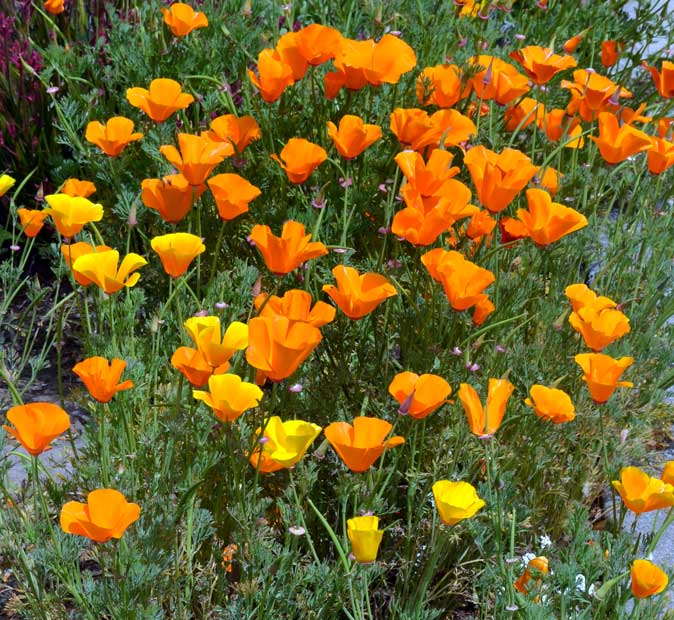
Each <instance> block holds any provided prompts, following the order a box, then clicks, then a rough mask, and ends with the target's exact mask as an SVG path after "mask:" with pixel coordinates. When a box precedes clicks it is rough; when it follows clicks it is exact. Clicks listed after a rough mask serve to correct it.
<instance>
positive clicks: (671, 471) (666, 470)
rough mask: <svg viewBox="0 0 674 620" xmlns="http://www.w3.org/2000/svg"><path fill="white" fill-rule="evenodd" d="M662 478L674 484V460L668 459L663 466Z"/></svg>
mask: <svg viewBox="0 0 674 620" xmlns="http://www.w3.org/2000/svg"><path fill="white" fill-rule="evenodd" d="M660 480H662V481H663V482H666V483H667V484H671V485H674V461H667V462H666V463H665V466H664V467H663V468H662V475H661V476H660Z"/></svg>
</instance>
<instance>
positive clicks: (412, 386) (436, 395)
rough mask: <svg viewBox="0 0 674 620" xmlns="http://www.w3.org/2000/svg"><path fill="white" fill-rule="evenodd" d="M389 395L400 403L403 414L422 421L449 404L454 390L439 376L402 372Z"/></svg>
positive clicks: (390, 388) (390, 387)
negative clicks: (448, 398) (449, 397)
mask: <svg viewBox="0 0 674 620" xmlns="http://www.w3.org/2000/svg"><path fill="white" fill-rule="evenodd" d="M388 393H389V394H390V395H391V396H393V398H395V399H396V400H397V401H398V404H399V405H400V410H401V412H402V413H404V414H408V415H409V416H410V417H411V418H414V419H415V420H421V419H422V418H425V417H426V416H427V415H429V414H431V413H433V412H434V411H435V410H436V409H437V408H438V407H440V406H441V405H444V404H445V403H446V402H447V397H448V396H449V395H450V394H451V393H452V388H451V387H450V386H449V383H447V381H445V380H444V379H443V378H442V377H438V375H432V374H424V375H421V376H419V375H418V374H416V373H414V372H400V373H398V374H397V375H396V376H395V377H393V381H391V383H390V385H389V386H388Z"/></svg>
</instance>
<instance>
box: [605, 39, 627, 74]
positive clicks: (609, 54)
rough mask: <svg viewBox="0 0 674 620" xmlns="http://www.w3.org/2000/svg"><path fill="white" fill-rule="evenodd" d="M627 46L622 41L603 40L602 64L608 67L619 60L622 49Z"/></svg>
mask: <svg viewBox="0 0 674 620" xmlns="http://www.w3.org/2000/svg"><path fill="white" fill-rule="evenodd" d="M624 48H625V44H624V43H621V42H620V41H615V40H610V41H602V44H601V64H602V65H604V67H606V68H607V69H608V68H609V67H612V66H613V65H614V64H615V63H616V62H618V56H619V55H620V51H621V50H623V49H624Z"/></svg>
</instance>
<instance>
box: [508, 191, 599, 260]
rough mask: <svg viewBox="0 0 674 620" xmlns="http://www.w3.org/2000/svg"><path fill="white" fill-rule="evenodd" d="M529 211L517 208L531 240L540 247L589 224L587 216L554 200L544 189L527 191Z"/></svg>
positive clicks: (518, 215)
mask: <svg viewBox="0 0 674 620" xmlns="http://www.w3.org/2000/svg"><path fill="white" fill-rule="evenodd" d="M526 197H527V205H528V207H529V210H528V211H525V210H524V209H518V210H517V217H518V218H519V220H520V221H521V222H522V223H523V224H524V226H525V227H526V229H527V234H528V236H529V237H530V238H531V240H532V241H533V242H534V243H535V244H536V245H537V246H539V247H542V246H546V245H548V244H550V243H554V242H555V241H558V240H559V239H561V238H562V237H565V236H566V235H568V234H571V233H572V232H575V231H577V230H580V229H581V228H583V227H585V226H587V218H586V217H585V216H584V215H582V214H581V213H578V211H576V210H575V209H572V208H571V207H566V206H564V205H562V204H559V203H558V202H552V198H551V197H550V194H548V192H546V191H545V190H542V189H528V190H527V192H526Z"/></svg>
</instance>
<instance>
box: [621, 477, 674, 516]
mask: <svg viewBox="0 0 674 620" xmlns="http://www.w3.org/2000/svg"><path fill="white" fill-rule="evenodd" d="M612 484H613V487H614V488H615V490H616V491H618V493H620V497H621V498H622V500H623V503H624V504H625V506H626V507H627V508H628V509H629V510H631V511H632V512H634V513H636V514H638V515H640V514H642V513H644V512H650V511H651V510H659V509H660V508H671V507H672V506H674V487H673V486H672V485H671V484H668V483H666V482H665V481H664V480H660V478H652V477H651V476H649V475H648V474H647V473H646V472H644V471H641V470H640V469H639V468H638V467H623V468H622V469H621V470H620V480H613V481H612Z"/></svg>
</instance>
